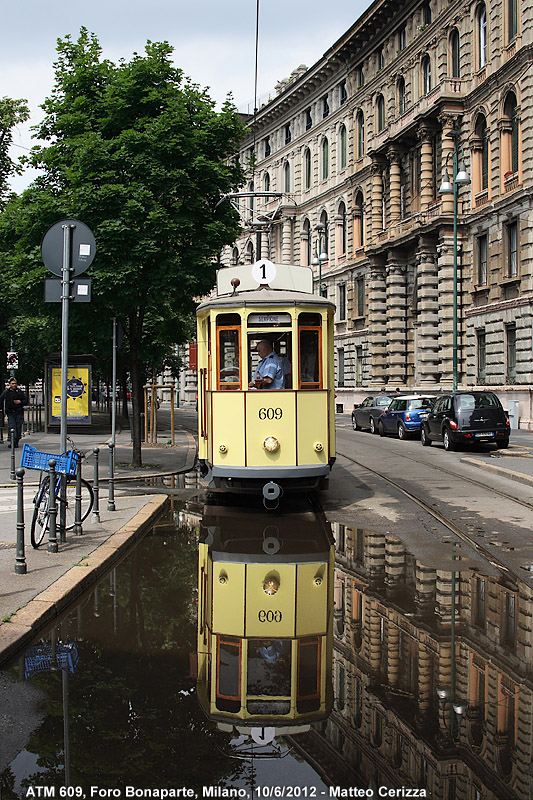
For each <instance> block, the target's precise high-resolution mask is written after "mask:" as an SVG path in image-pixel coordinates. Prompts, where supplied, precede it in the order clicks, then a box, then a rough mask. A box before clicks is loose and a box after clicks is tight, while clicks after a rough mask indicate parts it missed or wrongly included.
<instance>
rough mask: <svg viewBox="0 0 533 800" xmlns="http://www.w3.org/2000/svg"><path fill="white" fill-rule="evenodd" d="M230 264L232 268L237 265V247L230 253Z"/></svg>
mask: <svg viewBox="0 0 533 800" xmlns="http://www.w3.org/2000/svg"><path fill="white" fill-rule="evenodd" d="M231 263H232V266H234V267H236V266H237V264H238V263H239V248H238V247H234V248H233V250H232V251H231Z"/></svg>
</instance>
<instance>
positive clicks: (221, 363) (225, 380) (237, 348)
mask: <svg viewBox="0 0 533 800" xmlns="http://www.w3.org/2000/svg"><path fill="white" fill-rule="evenodd" d="M218 322H219V320H217V323H218ZM217 330H218V361H217V365H218V376H217V388H218V389H240V388H241V343H240V341H241V331H240V328H238V327H231V328H230V327H224V328H222V327H218V328H217Z"/></svg>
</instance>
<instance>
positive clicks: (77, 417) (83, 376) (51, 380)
mask: <svg viewBox="0 0 533 800" xmlns="http://www.w3.org/2000/svg"><path fill="white" fill-rule="evenodd" d="M48 370H49V373H48V386H49V387H50V388H49V405H48V409H49V415H48V419H49V424H50V425H55V424H57V425H59V424H60V422H61V368H60V367H52V366H50V367H49V368H48ZM67 422H68V423H75V424H76V425H90V424H91V367H90V365H79V366H74V367H69V368H68V370H67Z"/></svg>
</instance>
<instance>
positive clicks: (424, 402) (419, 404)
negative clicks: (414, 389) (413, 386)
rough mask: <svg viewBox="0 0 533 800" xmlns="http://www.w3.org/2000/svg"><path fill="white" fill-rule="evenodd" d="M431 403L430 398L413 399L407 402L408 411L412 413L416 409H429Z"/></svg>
mask: <svg viewBox="0 0 533 800" xmlns="http://www.w3.org/2000/svg"><path fill="white" fill-rule="evenodd" d="M432 402H433V398H432V397H415V398H414V399H413V400H409V411H414V410H415V409H417V408H431V403H432Z"/></svg>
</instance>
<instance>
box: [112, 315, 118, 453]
mask: <svg viewBox="0 0 533 800" xmlns="http://www.w3.org/2000/svg"><path fill="white" fill-rule="evenodd" d="M112 372H113V388H112V391H111V403H112V404H111V442H112V443H113V447H114V446H115V438H116V428H117V318H116V317H113V370H112Z"/></svg>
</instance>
